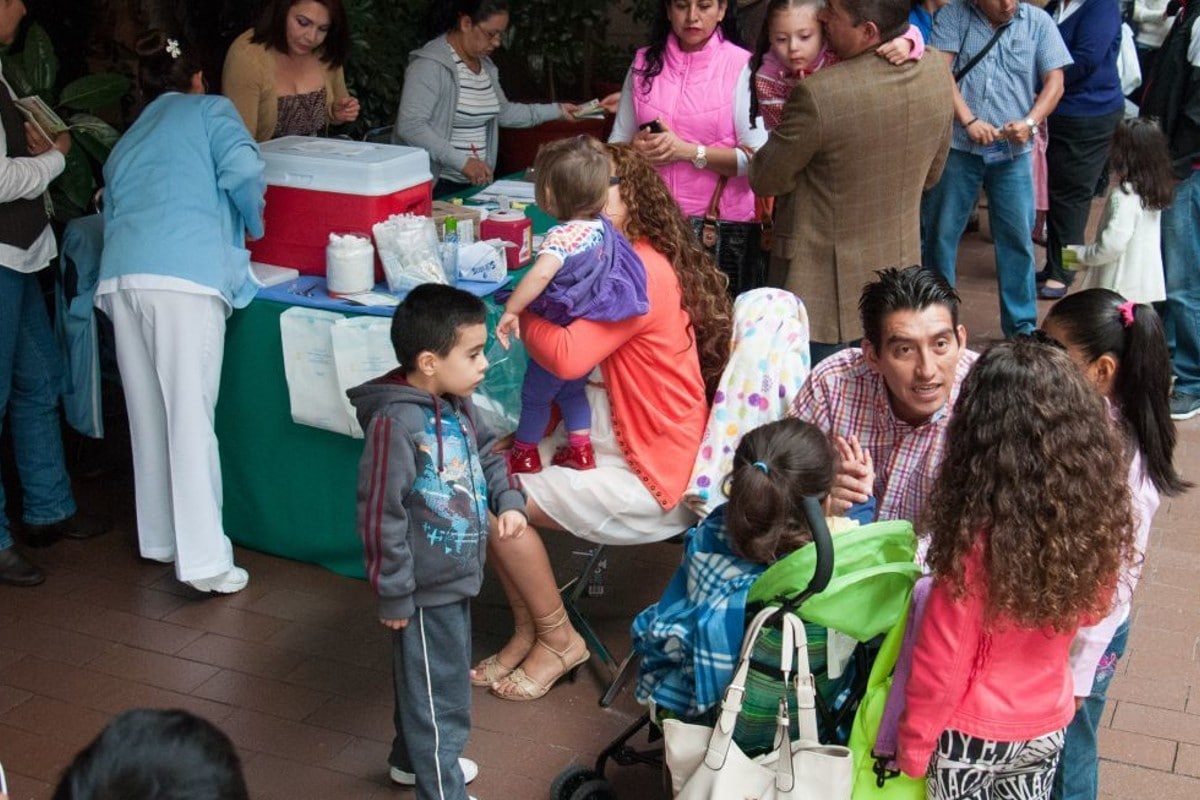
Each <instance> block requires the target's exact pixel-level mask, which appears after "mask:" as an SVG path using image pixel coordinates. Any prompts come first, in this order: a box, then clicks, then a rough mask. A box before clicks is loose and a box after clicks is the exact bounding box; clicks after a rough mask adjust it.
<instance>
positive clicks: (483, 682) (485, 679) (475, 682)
mask: <svg viewBox="0 0 1200 800" xmlns="http://www.w3.org/2000/svg"><path fill="white" fill-rule="evenodd" d="M520 633H531V634H533V638H532V640H531V641H530V642H529V649H530V650H532V649H533V644H534V642H536V641H537V633H536V632H535V630H534V627H533V625H532V624H531V623H529V622H523V623H518V624H514V625H513V635H514V636H516V635H517V634H520ZM515 669H516V667H510V666H508V665H507V664H505V663H504V662H503V661H501V660H500V654H499V653H493V654H492V655H490V656H488V657H487V658H485V659H484V660H483V661H480V662H479V663H478V664H476V665H475V666H474V667H472V668H471V685H472V686H491V685H492V684H493V683H495V682H496V681H499V680H503V679H504V678H507V677H508V676H509V675H511V674H512V672H513V670H515Z"/></svg>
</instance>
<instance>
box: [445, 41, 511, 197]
mask: <svg viewBox="0 0 1200 800" xmlns="http://www.w3.org/2000/svg"><path fill="white" fill-rule="evenodd" d="M446 46H447V47H448V48H449V49H450V57H451V58H453V59H454V69H455V71H456V72H457V73H458V106H457V107H455V109H454V122H453V125H452V127H451V128H450V144H451V145H453V147H454V149H455V150H457V151H459V152H460V153H462V154H463V155H464V156H466V157H468V158H471V157H474V158H479V159H483V160H485V161H486V160H487V151H488V149H487V134H488V123H490V122H491V121H492V119H494V118H495V117H497V116H498V115H499V114H500V98H499V97H497V96H496V89H495V87H493V86H492V79H491V77H489V76H488V73H487V70H485V69H481V70H479V72H474V71H472V70H471V68H470V67H468V66H467V65H466V64H465V63H464V62H463V60H462V59H461V58H459V56H458V53H456V52H454V48H453V47H450V45H449V43H447V45H446ZM441 178H442V179H443V180H447V181H452V182H454V183H470V182H471V181H470V179H469V178H467V176H466V175H463V174H462V173H461V172H459V171H458V170H456V169H454V168H453V167H450V166H448V165H447V166H443V167H442V174H441Z"/></svg>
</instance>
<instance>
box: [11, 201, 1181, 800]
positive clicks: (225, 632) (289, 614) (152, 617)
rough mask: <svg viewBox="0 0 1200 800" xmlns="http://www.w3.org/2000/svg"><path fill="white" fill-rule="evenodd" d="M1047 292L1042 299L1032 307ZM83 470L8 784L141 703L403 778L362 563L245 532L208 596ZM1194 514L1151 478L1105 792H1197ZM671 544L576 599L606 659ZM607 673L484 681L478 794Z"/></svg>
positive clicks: (320, 760)
mask: <svg viewBox="0 0 1200 800" xmlns="http://www.w3.org/2000/svg"><path fill="white" fill-rule="evenodd" d="M1097 210H1098V206H1097ZM1039 252H1040V251H1039ZM991 259H992V248H991V244H990V243H988V242H985V241H984V240H983V239H982V238H980V237H979V236H978V235H971V236H968V237H967V238H966V239H964V241H963V245H962V248H961V250H960V261H959V264H960V275H959V289H960V293H961V294H962V297H963V298H964V305H963V309H962V321H963V322H964V324H965V325H966V326H967V328H968V331H969V335H970V341H971V342H972V344H973V345H974V346H976V347H978V348H982V347H983V346H985V344H986V343H987V342H988V341H989V340H991V339H994V338H995V337H997V336H999V324H998V314H997V303H996V288H995V273H994V269H993V268H992V266H991ZM1048 307H1049V305H1048V304H1047V303H1039V312H1040V313H1045V310H1046V309H1047V308H1048ZM1178 430H1179V450H1178V463H1179V466H1180V468H1181V469H1182V470H1183V471H1184V473H1185V474H1186V475H1187V476H1188V477H1190V478H1191V479H1192V480H1197V481H1198V482H1200V419H1196V420H1193V421H1189V422H1184V423H1181V424H1180V425H1179V427H1178ZM76 490H77V493H78V494H79V495H80V496H81V498H82V500H81V502H82V501H86V500H88V498H89V497H90V498H91V503H92V505H95V504H96V503H100V504H101V505H105V504H107V505H108V506H109V507H110V509H111V511H112V512H113V515H114V519H116V520H117V524H116V525H115V527H114V530H113V531H112V532H111V533H109V534H108V535H106V536H103V537H98V538H97V539H93V540H89V541H84V542H62V543H60V544H58V545H56V546H54V547H51V548H48V549H45V550H38V551H35V552H33V553H32V557H33V558H34V560H35V561H36V562H37V563H38V564H39V565H41V566H42V567H43V568H44V569H45V571H46V572H47V576H48V578H47V581H46V583H45V584H44V585H42V586H40V587H37V588H35V589H14V588H11V587H0V762H3V763H4V766H5V768H6V769H7V771H8V774H9V777H10V781H11V788H12V792H13V797H14V798H15V799H17V798H19V800H43V799H46V800H48V798H49V797H50V795H51V793H52V788H53V786H54V784H55V783H56V782H57V780H58V776H59V774H60V773H61V771H62V769H63V768H64V767H65V766H66V764H67V763H69V761H70V759H71V758H72V757H73V755H74V753H75V751H76V750H77V749H78V747H79V746H80V745H81V744H83V743H84V742H86V741H87V740H88V739H89V738H90V737H91V736H93V735H94V733H95V732H96V731H97V730H99V728H100V727H101V726H102V725H103V724H105V722H106V720H108V719H110V718H111V717H113V716H115V715H116V714H118V713H120V712H121V711H123V710H125V709H127V708H130V707H136V706H146V707H155V708H175V707H178V708H185V709H187V710H190V711H192V712H194V713H197V714H200V715H202V716H204V717H207V718H208V719H211V720H213V721H214V722H216V723H217V724H218V725H220V726H221V727H222V728H223V729H224V730H225V731H226V732H227V733H228V734H229V735H230V736H231V738H232V739H233V741H234V742H235V744H236V746H237V747H238V748H239V752H240V754H241V756H242V759H243V763H244V765H245V771H246V775H247V779H248V781H249V784H250V787H251V796H252V797H254V798H255V800H274V799H275V798H280V799H281V800H282V799H283V798H286V799H287V800H307V799H308V798H314V800H315V799H316V798H322V799H324V798H351V799H353V800H357V799H358V798H364V799H365V800H370V798H393V797H408V796H411V794H409V793H403V792H399V791H397V790H396V789H395V788H394V787H392V786H391V785H390V782H389V781H388V779H387V763H386V762H387V757H388V753H389V749H390V742H391V737H392V728H391V706H392V697H391V678H390V649H389V647H388V641H387V635H386V633H385V632H383V631H381V630H380V628H379V626H378V624H377V621H376V619H375V616H376V614H375V608H374V602H373V600H372V598H371V596H370V591H369V589H368V588H367V587H366V586H365V585H364V584H363V583H362V582H360V581H355V580H351V579H347V578H343V577H340V576H337V575H334V574H332V573H330V572H327V571H326V570H323V569H321V568H319V567H315V566H312V565H306V564H298V563H296V562H292V561H288V560H286V559H281V558H276V557H273V556H269V555H265V554H261V553H254V552H249V551H244V550H240V549H239V551H238V553H237V559H238V562H239V563H240V564H242V565H244V566H246V567H247V569H249V570H250V572H251V575H252V576H253V579H252V580H251V583H250V586H249V587H248V588H247V589H246V590H245V591H243V592H241V593H238V594H236V595H232V596H229V597H207V596H202V595H200V594H199V593H197V592H195V591H193V590H192V589H190V588H189V587H187V586H184V585H182V584H180V583H179V582H178V581H176V580H175V578H174V575H173V571H172V569H171V567H170V566H168V565H163V564H157V563H154V562H147V561H144V560H142V559H140V558H138V557H137V555H136V543H135V536H134V527H133V522H132V520H133V512H132V507H133V504H132V485H131V480H130V476H129V473H128V469H127V468H125V470H124V471H120V470H117V471H115V472H114V474H113V476H112V478H111V480H110V479H109V478H108V477H106V478H105V479H104V480H102V481H80V482H78V484H77V486H76ZM1198 516H1200V490H1197V491H1193V492H1190V493H1187V494H1184V495H1183V496H1181V497H1177V498H1164V501H1163V504H1162V507H1161V509H1160V511H1159V514H1158V516H1157V518H1156V520H1155V525H1154V530H1153V531H1152V535H1151V540H1150V550H1149V553H1148V556H1147V559H1146V564H1145V568H1144V576H1143V580H1142V583H1141V585H1140V586H1139V588H1138V591H1137V594H1136V596H1135V599H1134V612H1133V625H1132V633H1131V638H1130V647H1129V650H1128V653H1127V655H1126V657H1125V658H1124V659H1123V660H1122V661H1121V663H1120V664H1119V665H1118V670H1117V677H1116V678H1115V679H1114V681H1113V684H1112V686H1111V689H1110V702H1109V704H1108V708H1107V709H1106V712H1105V714H1104V717H1103V718H1102V724H1101V730H1100V752H1101V759H1102V760H1101V766H1100V778H1101V792H1100V796H1101V797H1102V798H1105V799H1106V800H1135V799H1136V800H1140V799H1141V798H1146V797H1153V798H1154V800H1185V799H1186V800H1196V798H1200V688H1197V687H1200V662H1198V659H1197V652H1198V647H1197V642H1198V640H1200V536H1197V535H1196V529H1195V520H1196V518H1197V517H1198ZM546 540H547V549H548V551H549V553H550V557H551V560H552V563H553V564H554V565H555V570H556V574H557V575H558V576H559V578H560V579H562V580H566V579H567V578H569V577H570V576H572V575H574V574H575V573H577V572H578V570H579V568H580V566H581V564H582V558H581V556H580V555H579V553H581V552H583V551H586V550H587V549H588V546H587V545H586V544H584V543H582V542H580V541H578V540H575V539H573V538H572V537H569V536H560V535H552V536H548V537H546ZM679 558H680V548H679V545H678V544H672V543H667V542H664V543H660V544H655V545H647V546H642V547H633V548H615V549H613V550H612V551H611V556H610V558H609V572H608V577H607V582H606V590H605V594H604V596H602V597H600V598H595V599H588V600H585V601H584V604H583V605H584V613H585V615H587V616H588V618H589V619H591V620H592V621H593V623H594V624H595V625H596V627H597V630H598V633H599V635H600V637H601V638H602V639H603V640H604V641H605V642H607V643H609V645H610V646H611V647H612V649H613V651H614V653H615V654H616V655H617V656H618V657H620V656H622V655H624V653H625V652H627V651H628V649H629V639H628V635H629V634H628V631H629V622H630V619H631V618H632V617H633V615H634V614H635V613H636V612H637V611H638V610H640V609H641V608H642V607H643V606H645V605H646V604H647V603H649V602H652V601H653V600H655V599H657V597H658V595H659V593H660V592H661V589H662V587H663V586H664V585H665V583H666V581H667V579H668V577H669V575H670V573H671V571H672V570H673V569H674V567H675V565H676V564H677V563H678V561H679ZM473 613H474V619H473V628H474V631H473V634H474V636H473V639H474V646H475V653H474V656H475V658H476V659H478V658H482V657H483V656H485V655H487V654H489V653H491V652H494V651H495V649H496V648H498V647H499V646H500V645H501V644H503V642H504V640H505V635H506V633H507V631H508V630H509V629H510V625H511V618H510V616H509V614H508V611H507V608H506V606H505V603H504V598H503V593H502V592H501V591H500V589H499V587H498V585H497V584H496V582H495V581H494V580H492V579H491V578H490V576H489V579H488V580H487V581H485V584H484V589H483V592H482V593H481V595H480V597H479V598H478V599H477V600H476V601H475V603H474V605H473ZM607 678H608V671H607V670H606V669H604V668H603V667H601V666H600V665H599V663H598V662H597V661H596V660H593V662H592V663H591V664H589V665H588V667H587V668H586V669H584V670H582V671H581V674H580V679H579V680H578V681H576V682H575V683H573V684H562V685H559V686H556V687H555V688H554V690H553V691H552V692H551V693H550V694H549V696H548V697H546V698H545V699H543V700H541V701H538V702H535V703H511V702H506V701H502V700H499V699H497V698H494V697H492V696H491V695H489V694H488V693H487V692H486V691H485V690H483V689H477V690H476V691H475V693H474V695H473V723H474V727H473V730H472V732H471V737H470V739H469V741H468V744H467V750H466V754H467V755H468V756H469V757H471V758H473V759H475V760H476V761H477V762H479V764H480V769H481V772H480V776H479V778H478V780H477V781H476V782H475V783H473V784H472V786H471V793H472V794H473V795H476V796H478V797H480V798H481V800H496V799H497V798H503V799H504V800H510V799H515V800H527V799H528V798H541V797H545V796H546V792H547V789H548V787H549V785H550V783H551V781H553V780H554V778H555V777H556V776H558V775H559V774H560V773H561V772H562V771H563V770H564V769H566V768H568V767H570V766H572V765H582V766H585V767H588V768H591V767H592V766H593V763H594V761H595V759H596V756H597V754H598V753H599V752H600V751H601V750H602V749H603V748H604V747H605V746H607V744H608V743H609V742H610V741H611V740H612V739H613V738H614V737H615V736H616V735H617V734H618V733H619V732H620V731H621V730H623V729H624V728H625V727H626V726H627V725H629V723H630V722H632V721H633V720H634V719H636V718H637V716H638V715H639V714H640V712H641V709H640V708H639V707H638V706H637V705H636V703H634V702H633V700H632V696H631V695H632V693H631V692H630V691H629V690H628V689H626V690H625V691H624V692H623V693H622V694H621V695H620V696H619V697H618V700H617V702H616V703H615V704H614V706H613V707H612V708H611V709H608V710H601V709H599V708H598V707H597V705H596V700H597V698H598V697H599V693H600V690H601V688H602V686H603V684H604V683H605V682H606V680H607ZM607 776H608V778H609V779H610V780H611V785H612V788H613V794H614V796H615V797H620V798H638V799H639V800H657V799H658V798H665V797H666V796H667V794H666V793H665V792H664V791H663V789H662V775H661V770H660V769H658V768H657V767H647V766H642V765H635V766H630V767H616V766H613V765H611V764H610V766H609V768H608V773H607Z"/></svg>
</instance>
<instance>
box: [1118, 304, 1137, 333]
mask: <svg viewBox="0 0 1200 800" xmlns="http://www.w3.org/2000/svg"><path fill="white" fill-rule="evenodd" d="M1135 308H1137V303H1135V302H1133V301H1132V300H1126V301H1125V302H1124V303H1121V305H1119V306H1117V311H1118V312H1120V314H1121V324H1122V325H1123V326H1125V327H1126V328H1132V327H1133V320H1134V314H1133V311H1134V309H1135Z"/></svg>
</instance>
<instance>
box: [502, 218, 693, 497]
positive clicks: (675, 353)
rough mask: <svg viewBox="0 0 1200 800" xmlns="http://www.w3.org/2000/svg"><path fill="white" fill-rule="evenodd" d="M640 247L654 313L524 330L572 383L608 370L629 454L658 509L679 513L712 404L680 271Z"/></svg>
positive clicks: (535, 350)
mask: <svg viewBox="0 0 1200 800" xmlns="http://www.w3.org/2000/svg"><path fill="white" fill-rule="evenodd" d="M633 249H634V251H635V252H636V253H637V254H638V255H639V256H640V257H641V259H642V262H643V263H644V264H645V265H646V295H647V298H648V299H649V301H650V311H649V312H648V313H646V314H644V315H643V316H640V317H634V318H633V319H627V320H622V321H620V322H594V321H592V320H586V319H577V320H575V321H574V322H572V323H571V324H570V325H568V326H566V327H561V326H559V325H555V324H553V323H550V322H547V321H546V320H544V319H542V318H540V317H538V316H535V315H533V314H530V313H525V314H522V315H521V331H522V335H523V338H524V342H525V346H526V347H527V348H528V349H529V354H530V355H531V356H532V357H533V358H534V359H535V360H536V361H537V362H538V363H539V364H541V365H542V366H543V367H545V368H546V369H547V370H549V371H550V372H552V373H553V374H555V375H557V376H558V377H560V378H562V379H564V380H572V379H575V378H581V377H583V376H585V375H587V374H588V373H589V372H591V371H592V368H593V367H595V366H596V365H597V364H599V365H600V370H601V372H602V373H603V374H604V384H605V388H606V389H607V391H608V396H609V401H610V402H611V404H612V413H613V431H614V433H615V434H616V437H617V443H618V444H619V445H620V447H621V452H622V453H623V454H624V456H625V460H626V462H628V463H629V468H630V469H632V470H633V473H634V474H635V475H637V476H638V478H640V479H641V481H642V483H643V484H644V485H645V487H646V489H647V490H649V492H650V494H652V495H653V496H654V499H655V500H656V501H658V504H659V505H660V506H662V507H663V508H664V509H671V508H674V507H675V506H676V505H677V504H678V503H679V500H680V498H681V497H682V496H683V492H684V489H686V488H687V482H688V478H689V477H690V476H691V473H692V462H694V461H695V460H696V452H697V451H698V450H699V449H700V437H701V435H702V434H703V433H704V424H705V421H706V420H707V417H708V407H707V405H706V403H705V401H704V380H703V379H702V378H701V376H700V357H699V355H698V354H697V352H696V339H695V337H694V336H693V335H692V331H691V321H690V320H689V318H688V314H687V312H686V311H684V309H683V305H682V302H683V295H682V292H681V291H680V288H679V279H678V277H677V276H676V275H675V270H674V269H673V268H672V266H671V264H670V263H669V262H668V261H667V259H666V258H665V257H663V255H662V254H661V253H659V252H658V251H656V250H654V249H653V248H652V247H650V245H649V244H648V243H646V242H635V243H634V245H633Z"/></svg>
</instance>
